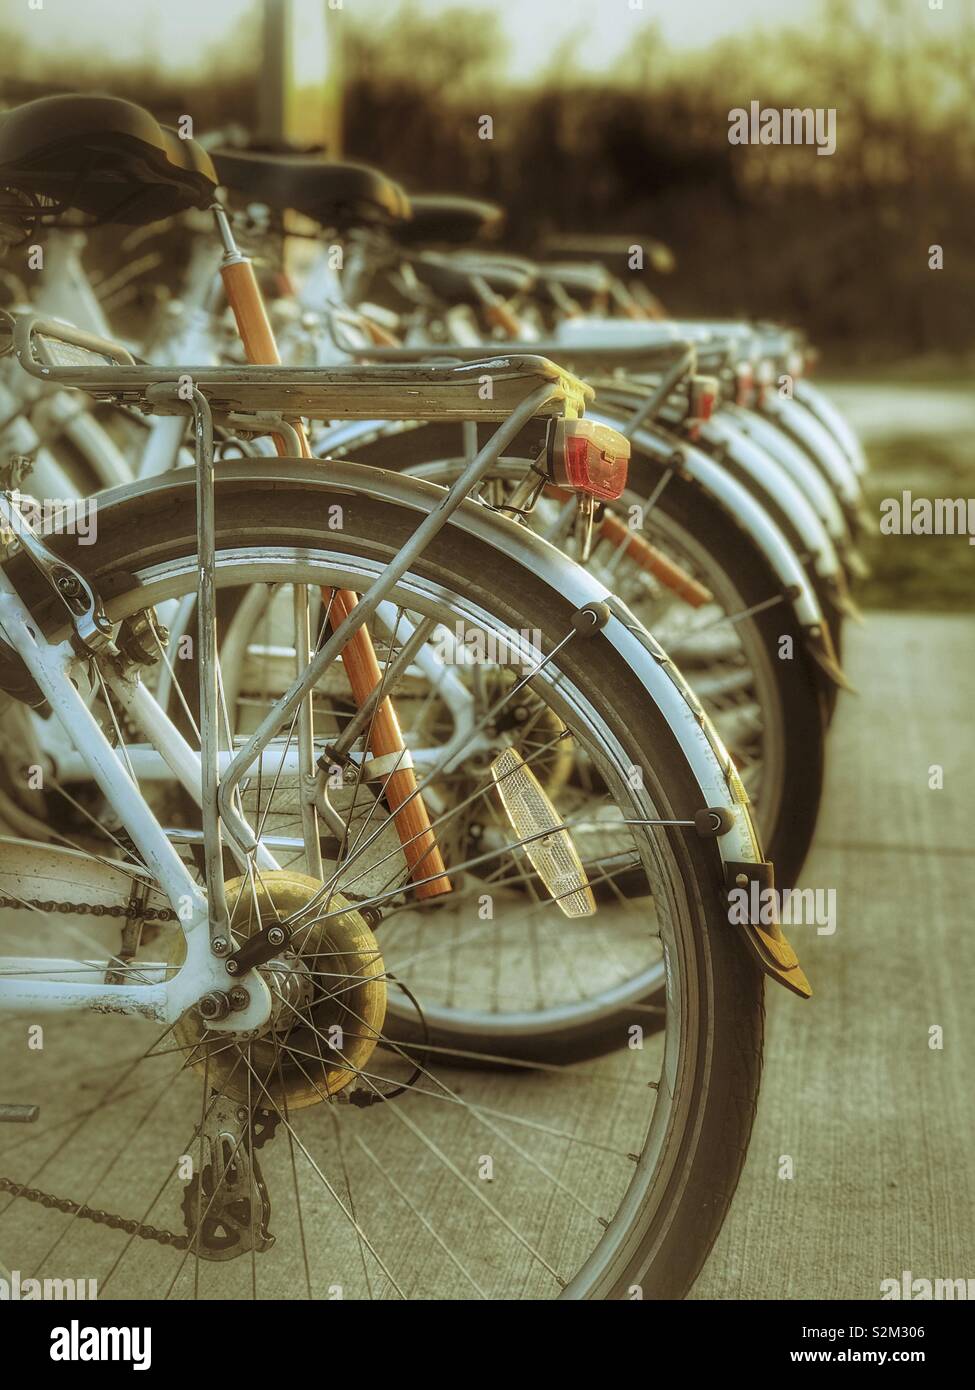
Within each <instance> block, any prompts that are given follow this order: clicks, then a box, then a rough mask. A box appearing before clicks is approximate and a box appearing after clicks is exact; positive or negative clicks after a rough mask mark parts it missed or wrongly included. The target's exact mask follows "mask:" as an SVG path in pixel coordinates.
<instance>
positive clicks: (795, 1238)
mask: <svg viewBox="0 0 975 1390" xmlns="http://www.w3.org/2000/svg"><path fill="white" fill-rule="evenodd" d="M848 647H849V656H848V661H847V664H848V666H849V668H850V671H851V675H852V677H853V680H854V682H855V684H856V685H857V686H858V687H859V688H860V690H861V691H862V692H863V693H862V694H861V696H860V697H859V698H858V699H853V698H849V697H848V698H847V699H845V700H843V701H842V702H841V705H840V709H839V712H838V715H837V719H836V725H835V729H834V731H833V736H832V741H831V746H830V767H829V776H828V784H827V794H826V801H825V805H824V808H823V815H822V820H821V824H820V833H819V836H818V838H817V841H816V845H815V848H814V852H813V855H812V857H811V859H810V861H809V864H808V869H807V872H806V874H805V876H804V882H805V884H806V885H809V886H817V887H823V888H830V887H832V888H835V890H836V895H837V916H838V926H837V930H836V932H835V935H833V936H820V937H817V936H815V935H814V934H812V929H810V928H800V929H798V931H797V932H796V934H795V936H794V938H793V939H794V941H795V944H796V945H797V947H798V949H799V952H800V956H801V958H802V960H803V964H804V965H805V966H806V969H807V970H808V973H809V975H810V978H811V980H812V982H813V987H814V989H815V991H816V995H815V998H814V999H813V1000H812V1001H811V1002H810V1003H809V1004H808V1005H805V1006H804V1005H802V1004H800V1003H799V1002H798V1001H797V1000H795V999H793V998H791V997H790V996H788V995H787V994H786V993H785V992H784V991H782V990H776V989H770V990H769V992H768V1015H769V1019H768V1039H767V1052H766V1072H765V1081H764V1084H763V1087H762V1094H761V1098H760V1101H759V1110H758V1119H757V1123H756V1127H755V1132H754V1136H753V1139H752V1145H751V1149H750V1151H749V1156H748V1161H747V1165H746V1169H745V1173H744V1176H743V1179H742V1182H741V1185H740V1187H739V1190H738V1194H737V1196H736V1199H735V1203H734V1206H733V1208H732V1212H731V1215H730V1217H729V1220H728V1221H727V1223H726V1225H725V1228H724V1230H723V1231H722V1233H721V1236H720V1237H719V1240H718V1242H717V1244H716V1246H715V1249H714V1251H713V1253H712V1256H711V1259H710V1261H709V1263H708V1264H707V1266H706V1267H705V1269H704V1271H703V1273H702V1275H701V1277H700V1278H699V1280H698V1282H697V1285H696V1287H695V1290H694V1294H693V1295H692V1296H694V1297H698V1298H782V1297H785V1298H822V1299H832V1298H855V1297H867V1298H872V1297H879V1293H880V1287H879V1286H880V1281H881V1279H884V1278H889V1277H893V1278H899V1277H900V1275H901V1272H902V1271H903V1270H911V1271H912V1272H913V1274H914V1276H915V1277H916V1278H931V1279H933V1278H948V1277H952V1278H975V1165H973V1162H972V1152H973V1149H972V1146H973V1142H975V1027H973V1023H972V998H973V993H975V934H973V930H972V928H973V902H972V898H973V890H975V837H973V834H972V813H973V810H975V785H973V777H975V724H973V721H972V709H973V705H975V620H973V619H970V618H967V617H951V618H947V617H946V618H934V617H923V618H922V617H918V616H899V615H898V616H893V615H886V614H876V615H873V616H871V619H870V622H869V625H868V626H866V627H864V628H862V629H860V630H854V631H852V632H851V633H850V636H849V642H848ZM934 763H939V764H941V765H942V766H943V768H944V789H943V790H941V791H933V790H929V789H928V768H929V766H930V765H931V764H934ZM800 933H803V934H802V935H801V937H800ZM936 1025H937V1026H939V1027H941V1028H942V1029H943V1031H944V1047H943V1050H940V1051H934V1050H931V1048H930V1047H929V1046H928V1033H929V1029H931V1028H933V1027H934V1026H936ZM784 1154H788V1155H790V1156H791V1158H792V1160H793V1163H794V1168H795V1177H794V1178H793V1179H792V1180H791V1181H790V1180H782V1179H780V1178H779V1177H778V1170H779V1163H780V1155H784Z"/></svg>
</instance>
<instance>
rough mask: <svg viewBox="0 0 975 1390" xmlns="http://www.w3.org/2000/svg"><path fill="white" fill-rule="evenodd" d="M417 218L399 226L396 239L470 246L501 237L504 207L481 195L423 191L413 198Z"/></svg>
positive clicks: (409, 243) (414, 243)
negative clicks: (456, 194) (483, 240)
mask: <svg viewBox="0 0 975 1390" xmlns="http://www.w3.org/2000/svg"><path fill="white" fill-rule="evenodd" d="M410 207H411V208H412V209H413V219H412V221H410V222H404V223H403V224H402V226H399V227H397V228H396V232H395V235H396V240H397V241H398V242H400V243H401V244H402V245H404V246H432V245H438V246H466V245H468V243H470V242H473V241H479V240H481V239H482V238H485V237H490V236H497V234H498V233H499V232H500V231H501V228H502V226H503V225H504V209H503V208H500V207H499V206H498V204H497V203H486V202H482V201H481V200H480V199H479V198H462V197H460V196H455V195H454V194H451V193H421V194H413V195H411V197H410Z"/></svg>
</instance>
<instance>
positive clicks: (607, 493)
mask: <svg viewBox="0 0 975 1390" xmlns="http://www.w3.org/2000/svg"><path fill="white" fill-rule="evenodd" d="M547 455H548V476H549V478H550V479H551V480H552V482H553V483H554V484H555V485H556V487H563V488H569V489H570V490H571V491H572V492H582V493H585V495H586V496H588V497H595V498H597V499H598V500H599V501H601V502H612V501H615V499H616V498H617V497H619V496H621V494H622V492H623V489H624V488H625V487H626V473H627V468H628V466H629V461H630V441H629V440H628V439H627V438H625V436H624V435H622V434H620V432H619V431H618V430H614V429H611V428H610V426H609V425H600V424H597V423H596V422H595V421H594V420H553V422H552V425H551V427H550V429H549V436H548V441H547Z"/></svg>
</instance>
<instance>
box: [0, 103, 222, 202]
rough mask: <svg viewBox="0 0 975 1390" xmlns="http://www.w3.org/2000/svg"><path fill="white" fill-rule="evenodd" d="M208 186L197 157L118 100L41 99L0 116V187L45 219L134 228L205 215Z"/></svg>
mask: <svg viewBox="0 0 975 1390" xmlns="http://www.w3.org/2000/svg"><path fill="white" fill-rule="evenodd" d="M216 186H217V177H216V172H215V170H214V168H213V165H212V164H211V162H210V157H209V155H208V154H207V153H206V151H205V150H203V149H202V148H201V147H200V146H199V145H197V144H196V142H195V141H193V140H182V139H180V138H179V136H177V135H176V134H175V132H173V131H167V130H165V129H164V128H163V127H162V126H161V125H160V124H159V122H158V121H157V120H156V119H155V117H154V116H152V115H151V114H150V113H149V112H148V111H145V110H143V108H142V107H141V106H135V105H134V104H133V103H132V102H130V101H122V100H121V99H120V98H119V97H109V96H91V95H87V94H78V95H71V96H54V97H41V98H40V99H39V100H37V101H29V102H26V103H25V104H24V105H23V106H17V107H14V109H13V110H12V111H8V112H5V113H4V114H3V115H2V116H0V187H7V188H10V189H14V190H16V191H17V192H18V193H21V194H27V195H39V196H41V197H43V198H48V199H51V200H52V202H53V203H54V204H55V205H56V206H55V208H54V209H51V211H55V210H64V209H67V208H73V209H77V210H79V211H81V212H85V213H88V214H89V215H91V216H94V217H96V218H98V220H99V221H111V222H120V223H123V224H125V225H127V226H138V225H141V224H143V223H146V222H155V221H157V220H159V219H161V218H164V217H171V216H172V215H173V214H174V213H178V212H184V211H186V209H188V208H205V207H207V206H208V205H209V204H210V203H212V202H213V197H214V191H215V189H216ZM43 210H44V209H41V211H43ZM35 211H36V209H35Z"/></svg>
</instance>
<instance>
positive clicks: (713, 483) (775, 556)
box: [322, 409, 847, 687]
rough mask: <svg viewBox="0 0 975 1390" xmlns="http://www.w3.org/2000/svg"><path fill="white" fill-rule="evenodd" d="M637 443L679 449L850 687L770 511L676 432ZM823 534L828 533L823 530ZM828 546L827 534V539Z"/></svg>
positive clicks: (393, 428)
mask: <svg viewBox="0 0 975 1390" xmlns="http://www.w3.org/2000/svg"><path fill="white" fill-rule="evenodd" d="M586 416H587V418H588V419H592V420H595V421H597V422H598V423H600V424H606V425H611V426H612V427H613V428H616V429H619V428H620V425H621V421H622V419H623V418H624V417H622V416H620V415H617V414H615V413H614V412H610V411H606V410H593V409H590V410H587V412H586ZM423 427H424V426H423V425H422V423H419V422H407V421H393V422H390V421H386V420H358V421H351V422H349V423H347V424H345V425H340V426H338V427H335V428H330V429H329V430H328V432H327V435H325V436H324V437H323V440H322V443H323V446H324V447H325V448H327V449H328V450H335V452H336V453H338V452H339V451H340V450H341V452H342V454H343V455H345V454H346V452H347V451H354V450H355V449H356V447H357V445H358V446H359V447H361V448H363V449H367V448H368V446H369V445H370V444H371V443H372V442H373V441H375V440H376V439H377V438H380V437H381V438H384V439H388V438H390V437H392V436H394V435H396V434H398V433H401V432H404V431H407V430H412V429H422V428H423ZM632 444H633V447H634V448H635V449H637V450H641V451H642V452H643V453H645V454H647V455H648V456H649V457H650V458H652V459H655V460H658V461H659V462H661V463H664V464H666V463H669V462H671V460H672V456H673V454H674V450H675V448H677V449H679V452H680V456H681V471H682V472H684V473H686V474H687V476H688V477H690V478H693V479H694V480H695V481H696V482H697V483H699V484H700V486H701V487H703V488H704V490H705V491H706V492H707V493H708V494H709V495H710V496H711V497H712V498H713V499H714V501H715V502H717V504H718V505H719V506H720V507H721V509H722V510H723V511H724V512H725V513H726V514H727V516H728V519H729V521H730V522H731V524H733V525H735V526H736V527H738V528H740V529H741V530H743V531H744V532H745V533H746V534H747V535H748V536H749V538H750V539H751V541H752V543H753V544H754V546H755V547H756V549H757V550H758V551H759V553H760V554H762V555H763V556H764V557H765V560H766V562H767V564H768V566H769V570H770V572H771V573H772V574H773V575H774V576H775V577H776V578H777V579H778V581H779V583H780V585H781V589H782V592H783V593H784V594H786V595H788V600H789V602H790V603H791V604H792V607H793V610H794V612H795V615H796V620H797V622H798V623H799V626H800V627H801V628H802V629H803V631H804V638H805V645H806V648H807V650H808V651H809V653H810V655H811V656H812V658H813V660H814V661H815V662H816V664H817V666H818V667H819V668H820V670H821V671H822V672H823V673H824V675H826V676H827V677H828V678H829V679H830V680H832V681H834V682H835V683H836V684H837V685H841V686H844V687H845V686H846V685H847V682H846V677H845V676H844V674H843V672H842V670H841V669H840V667H839V665H838V663H837V662H836V659H835V653H833V652H832V650H831V648H830V643H829V635H828V634H829V629H828V626H827V624H826V622H825V621H824V617H823V611H822V608H821V606H820V603H819V600H818V598H817V597H816V592H815V590H814V589H813V587H812V585H811V584H810V582H809V576H808V575H807V574H806V571H805V569H804V568H803V565H802V562H801V561H800V559H799V557H798V555H797V554H796V551H795V549H794V547H793V546H792V544H791V542H790V541H789V540H788V539H787V537H786V536H785V535H784V534H783V532H782V530H781V529H780V527H779V526H778V525H777V524H776V523H775V521H774V520H773V519H772V517H771V516H770V515H769V513H768V511H767V510H766V508H765V507H763V506H762V504H761V503H760V502H759V501H757V500H756V499H755V497H753V495H752V494H751V493H750V492H749V491H748V489H747V488H746V487H745V486H744V485H743V484H742V483H740V482H739V481H738V480H737V479H736V478H735V477H733V476H732V475H731V474H730V473H729V472H728V470H727V469H726V468H722V467H721V465H720V464H718V463H716V462H715V461H714V459H712V458H711V457H710V456H709V455H708V454H706V453H704V452H703V451H702V450H700V449H696V448H694V447H693V445H690V444H687V443H685V442H684V441H679V442H678V441H677V440H676V439H675V437H674V436H672V435H667V434H664V433H660V434H658V433H655V432H654V431H653V430H652V429H645V430H638V431H637V432H636V434H635V435H634V436H633V439H632ZM823 534H824V536H825V533H823ZM825 539H826V542H827V544H828V537H825Z"/></svg>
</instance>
